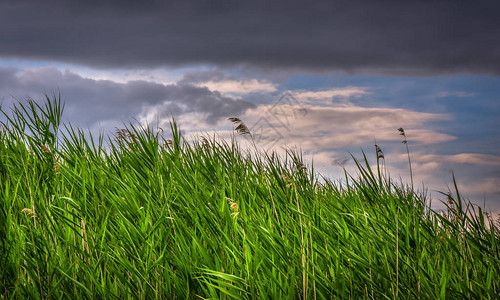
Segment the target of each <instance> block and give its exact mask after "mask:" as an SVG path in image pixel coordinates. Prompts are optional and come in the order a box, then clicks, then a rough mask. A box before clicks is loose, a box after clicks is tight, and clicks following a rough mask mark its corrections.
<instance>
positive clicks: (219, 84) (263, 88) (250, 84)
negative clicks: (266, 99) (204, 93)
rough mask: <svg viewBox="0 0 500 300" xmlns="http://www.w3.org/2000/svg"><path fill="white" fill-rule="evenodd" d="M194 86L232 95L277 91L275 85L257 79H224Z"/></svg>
mask: <svg viewBox="0 0 500 300" xmlns="http://www.w3.org/2000/svg"><path fill="white" fill-rule="evenodd" d="M196 85H197V86H204V87H207V88H208V89H210V90H212V91H218V92H221V93H234V94H249V93H272V92H275V91H276V90H277V89H276V85H275V84H273V83H271V82H268V81H263V80H257V79H224V80H220V81H205V82H200V83H198V84H196Z"/></svg>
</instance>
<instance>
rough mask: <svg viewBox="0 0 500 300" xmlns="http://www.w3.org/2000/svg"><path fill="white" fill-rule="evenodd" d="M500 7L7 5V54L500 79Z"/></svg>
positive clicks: (257, 0)
mask: <svg viewBox="0 0 500 300" xmlns="http://www.w3.org/2000/svg"><path fill="white" fill-rule="evenodd" d="M499 10H500V3H499V2H498V1H494V0H479V1H456V0H438V1H411V2H410V1H395V0H382V1H370V0H364V1H342V0H336V1H332V0H317V1H311V2H304V1H298V0H292V1H290V0H286V1H285V0H277V1H272V2H270V1H265V0H254V1H201V2H200V1H191V0H186V1H176V2H174V1H152V0H151V1H140V2H138V1H62V0H52V1H35V0H18V1H3V2H2V3H1V4H0V36H1V40H2V43H1V44H0V56H3V57H17V58H24V59H26V58H29V59H48V60H56V61H65V62H72V63H81V64H86V65H92V66H94V67H102V68H105V67H119V68H132V67H151V66H159V65H171V66H175V65H186V64H197V63H202V64H212V65H219V66H227V65H244V66H254V67H260V68H267V69H275V68H299V69H304V70H343V71H348V72H356V71H362V72H370V73H392V74H404V75H410V74H413V75H414V74H438V73H457V72H469V73H486V74H496V75H498V74H500V67H499V66H500V54H499V53H500V39H498V38H497V35H498V34H497V31H498V27H499V25H500V22H499V21H498V20H499V18H498V13H497V12H498V11H499Z"/></svg>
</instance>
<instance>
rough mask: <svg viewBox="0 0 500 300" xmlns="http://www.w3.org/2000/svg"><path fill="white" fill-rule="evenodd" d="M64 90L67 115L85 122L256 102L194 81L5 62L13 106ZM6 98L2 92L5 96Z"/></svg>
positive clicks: (2, 87)
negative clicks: (95, 74)
mask: <svg viewBox="0 0 500 300" xmlns="http://www.w3.org/2000/svg"><path fill="white" fill-rule="evenodd" d="M58 91H60V92H61V95H62V97H63V98H64V99H65V102H66V114H65V116H66V117H67V119H69V120H71V122H72V123H76V124H77V125H81V126H93V125H95V124H97V123H99V122H110V121H115V122H126V121H129V120H131V118H135V117H138V116H140V115H141V114H142V113H144V109H149V110H151V109H153V110H154V109H155V108H157V109H159V111H158V113H159V114H160V116H161V117H170V116H173V117H178V116H180V115H182V114H185V113H193V112H194V113H201V114H202V115H203V116H204V118H205V120H203V121H206V122H209V123H213V122H215V121H217V120H218V119H219V118H223V117H231V116H234V115H239V114H241V113H243V112H244V111H245V110H246V109H248V108H251V107H254V105H253V104H251V103H249V102H246V101H243V100H239V99H233V98H230V97H226V96H223V95H221V94H220V93H218V92H214V91H210V90H209V89H207V88H204V87H195V86H192V85H189V84H171V85H164V84H159V83H152V82H146V81H129V82H127V83H117V82H113V81H109V80H94V79H87V78H83V77H81V76H80V75H78V74H76V73H73V72H70V71H66V72H61V71H59V70H57V69H55V68H41V69H27V70H23V71H21V72H19V73H18V72H17V70H16V69H13V68H2V67H0V97H3V101H4V103H3V106H4V108H5V107H8V106H9V105H10V103H11V102H12V97H10V96H9V95H11V96H13V97H15V98H16V99H17V100H21V101H22V100H23V99H24V98H25V97H27V96H30V97H33V98H35V99H36V98H37V96H38V97H39V96H41V93H44V92H47V93H49V94H51V93H53V92H56V93H57V92H58ZM0 99H1V98H0Z"/></svg>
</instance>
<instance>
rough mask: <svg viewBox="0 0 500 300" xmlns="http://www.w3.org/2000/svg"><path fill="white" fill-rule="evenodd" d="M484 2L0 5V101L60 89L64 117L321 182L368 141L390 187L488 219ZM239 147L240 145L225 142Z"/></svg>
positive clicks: (492, 13) (491, 28)
mask: <svg viewBox="0 0 500 300" xmlns="http://www.w3.org/2000/svg"><path fill="white" fill-rule="evenodd" d="M498 11H500V2H498V1H482V0H478V1H457V0H450V1H448V0H433V1H430V0H419V1H391V0H381V1H369V0H361V1H338V0H315V1H309V2H304V1H297V0H287V1H284V0H274V1H264V0H252V1H219V0H211V1H201V0H199V1H192V0H185V1H159V0H145V1H126V0H121V1H116V0H111V1H109V0H108V1H106V0H100V1H93V0H87V1H63V0H48V1H35V0H15V1H14V0H7V1H1V2H0V100H1V101H2V109H4V110H5V111H7V112H8V107H10V106H11V105H12V103H14V102H16V101H24V100H25V99H26V98H28V97H31V98H34V99H40V100H43V95H44V94H46V93H48V94H49V95H51V94H53V93H56V94H57V93H60V94H61V97H62V99H63V100H64V101H65V103H66V106H65V114H64V120H65V121H66V122H71V124H72V125H76V126H80V127H82V128H84V129H89V130H90V131H91V132H104V133H105V134H112V133H113V132H114V130H115V128H122V127H123V124H124V123H127V122H128V121H131V120H136V121H138V122H141V123H142V124H148V123H149V124H153V123H154V124H156V125H157V126H161V127H165V128H168V122H169V121H170V120H171V119H172V118H175V119H176V120H177V121H178V122H179V124H180V126H181V129H182V130H183V132H184V133H185V134H187V135H190V136H193V137H195V136H199V135H203V134H212V135H213V133H214V131H215V132H217V134H218V135H219V136H221V137H222V138H224V137H228V136H230V134H231V132H232V130H233V128H234V127H233V125H232V124H231V123H230V122H229V121H228V120H227V118H229V117H239V118H240V119H241V120H243V121H244V122H245V123H246V124H247V126H248V127H249V128H250V130H251V131H252V133H253V136H254V138H255V141H256V145H257V147H259V149H262V150H263V151H272V150H276V151H281V152H283V151H284V150H283V149H297V150H298V151H301V152H302V153H304V158H305V160H306V162H307V165H308V167H309V168H311V166H314V170H315V171H317V172H320V173H321V174H323V175H324V176H326V177H328V178H330V179H331V180H333V181H335V180H339V179H341V178H342V177H343V169H342V168H346V169H347V170H348V171H350V172H353V173H354V163H353V161H352V159H350V158H351V154H352V156H354V157H356V158H360V157H362V151H364V152H365V153H366V154H367V156H368V158H369V159H370V161H371V162H373V161H374V158H375V148H374V144H375V143H376V144H377V145H378V146H380V147H381V149H382V151H383V152H384V156H385V162H386V165H387V167H388V170H389V172H390V174H391V177H392V178H393V179H394V180H396V181H399V180H402V181H403V182H406V183H408V182H409V180H410V176H409V168H408V158H407V153H406V147H405V145H404V144H402V143H401V141H402V136H400V135H399V132H398V131H397V129H398V128H400V127H402V128H404V129H405V132H406V135H407V139H408V147H409V150H410V156H411V161H412V170H413V177H414V178H413V180H414V184H415V186H416V187H418V188H419V189H420V190H423V189H424V187H425V189H427V190H428V193H429V195H430V197H432V198H433V199H434V200H433V201H434V202H433V205H434V207H435V208H436V209H439V208H440V207H442V205H440V204H439V201H440V200H444V199H445V196H443V195H441V194H440V193H439V192H440V191H441V192H445V193H446V192H447V191H448V189H449V188H451V189H452V180H453V177H452V174H454V176H455V178H456V180H457V183H458V187H459V190H460V191H461V193H462V194H463V196H465V197H466V198H469V199H470V200H471V201H472V202H474V203H476V204H478V205H480V206H482V207H485V208H486V209H487V210H489V211H490V212H491V213H492V214H493V215H496V214H499V213H500V150H499V149H500V118H499V117H498V116H499V115H500V37H499V35H498V30H499V29H500V21H499V20H500V19H499V18H498ZM238 138H239V139H240V140H241V142H242V143H243V144H245V143H248V140H245V137H238Z"/></svg>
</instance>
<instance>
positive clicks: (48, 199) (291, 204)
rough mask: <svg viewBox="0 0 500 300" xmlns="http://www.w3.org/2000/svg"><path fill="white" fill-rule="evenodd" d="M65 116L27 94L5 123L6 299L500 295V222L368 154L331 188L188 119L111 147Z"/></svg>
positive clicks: (0, 198)
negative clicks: (432, 200) (190, 138)
mask: <svg viewBox="0 0 500 300" xmlns="http://www.w3.org/2000/svg"><path fill="white" fill-rule="evenodd" d="M61 113H62V108H61V106H60V101H59V100H58V99H56V98H54V99H50V98H47V101H46V102H45V104H42V105H37V104H36V103H35V102H34V101H28V102H27V103H25V104H21V103H19V104H17V106H16V107H15V108H14V110H13V112H12V113H10V115H9V116H10V121H9V122H7V123H6V124H3V126H2V130H1V131H0V238H1V240H0V298H9V297H12V296H13V297H18V298H25V297H30V298H60V297H68V298H69V297H74V298H96V297H97V298H115V297H118V298H134V299H135V298H139V299H149V298H180V299H185V298H196V297H197V296H198V297H203V298H225V297H227V298H232V297H234V298H259V297H260V298H273V299H284V298H295V299H297V298H302V299H303V298H310V299H316V298H318V299H321V298H332V297H337V298H352V299H361V298H376V299H383V298H398V297H400V298H410V299H413V298H417V297H420V298H422V299H436V298H481V297H484V298H498V297H499V293H500V281H499V279H498V278H499V277H498V276H496V275H495V274H497V275H498V274H500V263H499V245H500V244H499V235H498V229H495V227H494V226H492V224H489V226H488V224H484V221H483V220H484V219H483V218H481V217H475V216H474V215H472V214H471V213H470V208H471V207H470V206H468V205H466V204H465V202H464V201H462V200H461V199H460V196H459V195H457V196H455V199H453V198H451V197H450V199H449V203H448V205H449V210H448V213H447V214H436V213H428V212H427V210H426V207H425V199H424V197H423V196H419V195H416V194H413V193H412V192H411V189H408V188H404V187H400V186H397V185H394V184H392V183H390V180H389V179H387V178H383V177H382V176H380V177H379V174H372V173H371V171H370V170H371V169H370V167H369V166H368V165H367V163H366V161H365V162H358V164H359V173H360V177H359V178H349V185H348V186H344V187H340V186H338V185H336V184H333V183H331V182H327V183H324V184H319V183H318V182H317V180H316V178H315V177H314V176H313V175H312V173H313V171H311V170H306V169H304V165H303V164H302V162H301V157H300V155H298V154H295V153H291V152H290V153H289V155H288V156H287V157H284V158H277V157H274V155H273V157H270V156H267V155H264V154H259V153H252V154H245V155H243V154H242V151H240V149H239V148H238V146H237V144H236V143H235V142H234V141H233V143H230V144H227V143H225V142H223V141H215V140H211V141H203V142H200V143H194V144H188V143H186V142H185V141H184V140H183V139H182V137H181V136H180V134H179V130H178V129H177V127H176V125H175V123H173V124H172V128H171V129H172V132H173V140H172V141H171V143H170V142H167V141H165V140H164V139H163V138H162V137H161V136H160V135H159V134H158V133H154V132H153V131H151V130H148V129H145V130H142V129H138V128H136V127H134V126H130V127H129V128H128V130H122V131H121V132H120V134H118V135H117V137H116V139H115V140H114V141H113V143H112V144H109V145H112V146H110V147H111V148H108V149H107V150H104V143H103V141H102V139H94V140H95V144H92V143H89V142H87V141H89V140H90V138H89V137H87V138H84V133H83V132H82V131H80V130H78V129H73V128H71V127H70V128H67V129H68V130H65V131H64V132H65V133H64V134H63V133H61V132H58V130H57V129H58V128H59V125H60V124H59V123H60V115H61ZM27 132H30V133H29V134H27ZM457 194H458V193H457ZM465 212H469V213H465ZM478 215H481V211H478Z"/></svg>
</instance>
